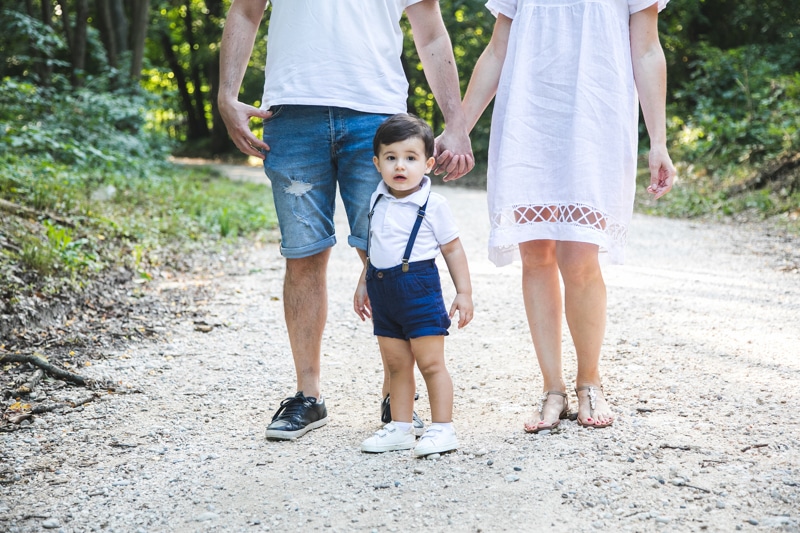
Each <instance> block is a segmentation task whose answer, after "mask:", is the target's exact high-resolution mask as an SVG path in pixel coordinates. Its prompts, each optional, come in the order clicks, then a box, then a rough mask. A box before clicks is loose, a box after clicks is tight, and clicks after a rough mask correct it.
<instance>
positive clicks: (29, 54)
mask: <svg viewBox="0 0 800 533" xmlns="http://www.w3.org/2000/svg"><path fill="white" fill-rule="evenodd" d="M0 27H2V28H3V31H2V32H0V57H2V58H3V60H2V62H0V79H2V78H4V77H6V76H9V75H15V76H22V77H33V72H31V69H32V68H33V70H34V71H35V70H36V69H37V68H52V67H65V66H67V65H68V63H67V62H66V61H64V60H63V59H59V57H60V56H61V55H62V54H63V53H64V52H65V51H66V50H67V46H66V43H65V41H64V39H63V38H62V37H61V35H60V34H59V33H58V32H57V31H56V30H55V29H54V28H52V27H50V26H48V25H46V24H44V23H42V22H41V21H40V20H37V19H35V18H33V17H29V16H28V15H26V14H24V13H20V12H18V11H15V10H13V9H3V10H0Z"/></svg>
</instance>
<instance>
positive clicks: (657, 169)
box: [630, 2, 676, 199]
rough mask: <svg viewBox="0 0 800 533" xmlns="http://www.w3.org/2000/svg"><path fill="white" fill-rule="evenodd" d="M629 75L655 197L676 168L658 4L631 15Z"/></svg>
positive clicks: (667, 188)
mask: <svg viewBox="0 0 800 533" xmlns="http://www.w3.org/2000/svg"><path fill="white" fill-rule="evenodd" d="M630 33H631V60H632V62H633V77H634V80H635V82H636V90H637V91H638V93H639V102H640V104H641V106H642V115H643V116H644V123H645V126H647V133H648V135H649V136H650V157H649V167H650V186H649V187H648V188H647V191H648V192H650V193H651V194H653V195H654V196H655V198H656V199H658V198H661V197H662V196H664V195H665V194H667V193H668V192H669V191H670V189H672V185H673V184H674V182H675V175H676V170H675V167H674V165H673V164H672V160H671V159H670V157H669V153H668V151H667V119H666V100H667V64H666V60H665V59H664V50H663V49H662V48H661V42H660V41H659V39H658V3H657V2H656V3H653V5H651V6H650V7H648V8H647V9H643V10H642V11H639V12H637V13H634V14H633V15H631V20H630Z"/></svg>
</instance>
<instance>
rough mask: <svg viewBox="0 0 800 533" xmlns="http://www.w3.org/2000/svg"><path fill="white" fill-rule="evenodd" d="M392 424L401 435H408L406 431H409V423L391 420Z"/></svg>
mask: <svg viewBox="0 0 800 533" xmlns="http://www.w3.org/2000/svg"><path fill="white" fill-rule="evenodd" d="M392 424H394V426H395V427H396V428H397V429H399V430H400V432H401V433H408V430H409V429H411V422H396V421H394V420H392Z"/></svg>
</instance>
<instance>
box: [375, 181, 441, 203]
mask: <svg viewBox="0 0 800 533" xmlns="http://www.w3.org/2000/svg"><path fill="white" fill-rule="evenodd" d="M419 185H420V188H419V190H418V191H416V192H414V193H412V194H409V195H408V196H406V197H405V198H395V196H394V195H393V194H392V193H391V191H390V190H389V187H388V186H387V185H386V182H385V181H383V180H381V182H380V184H379V185H378V190H377V191H375V192H377V193H378V194H382V195H384V196H385V197H386V198H391V199H392V200H394V201H396V202H411V203H414V204H416V205H418V206H420V207H422V206H423V205H425V202H427V201H428V196H429V195H430V192H431V179H430V178H429V177H428V176H422V181H421V182H420V183H419Z"/></svg>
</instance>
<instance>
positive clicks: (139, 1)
mask: <svg viewBox="0 0 800 533" xmlns="http://www.w3.org/2000/svg"><path fill="white" fill-rule="evenodd" d="M132 4H133V7H132V14H131V50H132V51H133V54H132V56H131V69H130V78H131V82H132V83H133V84H134V85H136V84H138V83H139V79H140V78H141V76H142V62H143V60H144V44H145V40H146V38H147V25H148V22H149V20H150V0H132Z"/></svg>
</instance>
